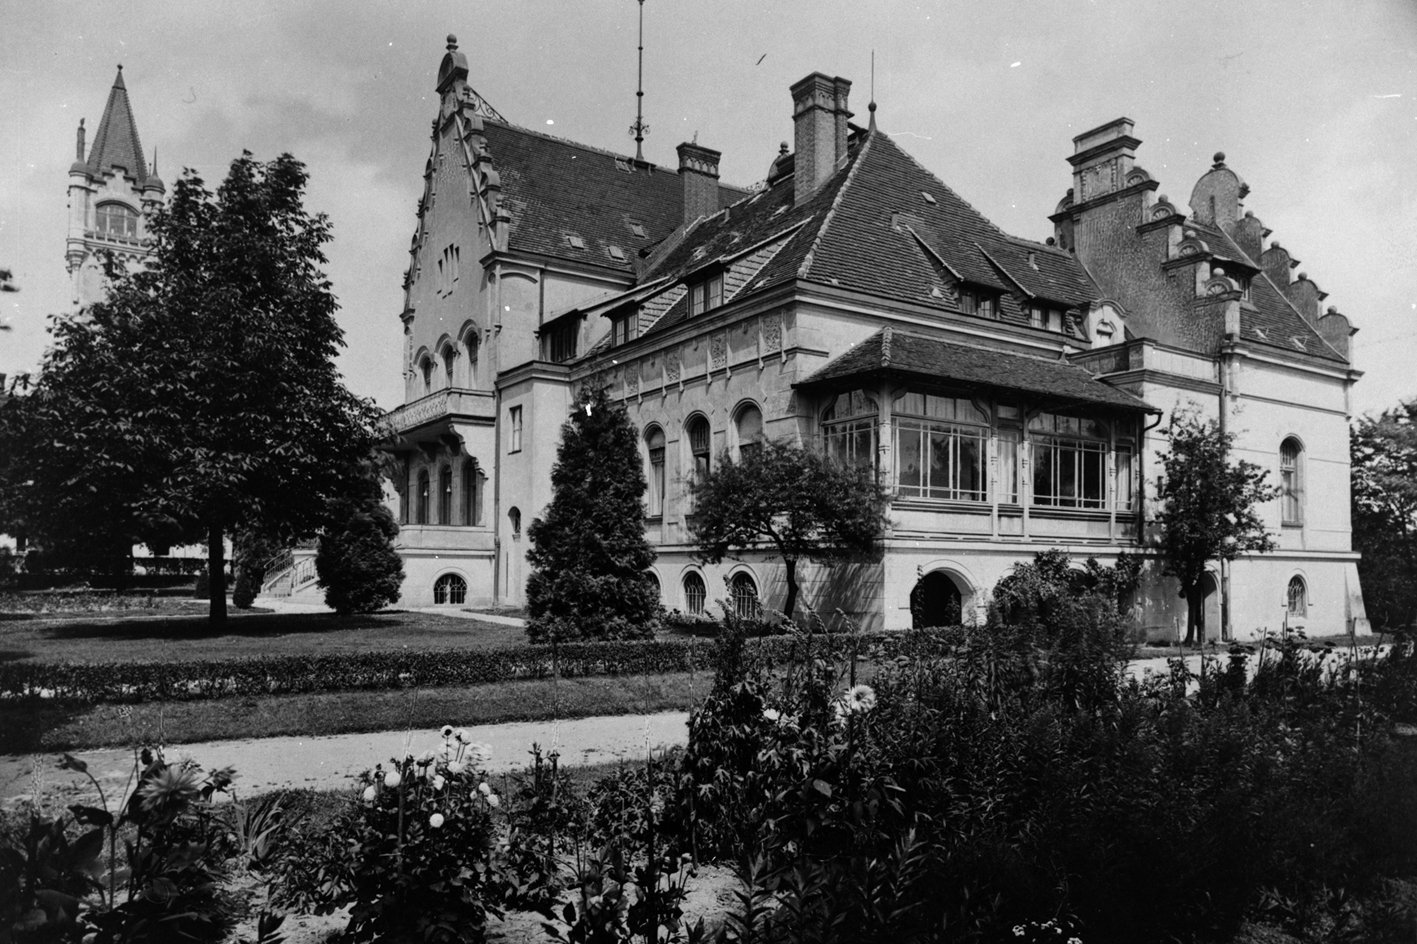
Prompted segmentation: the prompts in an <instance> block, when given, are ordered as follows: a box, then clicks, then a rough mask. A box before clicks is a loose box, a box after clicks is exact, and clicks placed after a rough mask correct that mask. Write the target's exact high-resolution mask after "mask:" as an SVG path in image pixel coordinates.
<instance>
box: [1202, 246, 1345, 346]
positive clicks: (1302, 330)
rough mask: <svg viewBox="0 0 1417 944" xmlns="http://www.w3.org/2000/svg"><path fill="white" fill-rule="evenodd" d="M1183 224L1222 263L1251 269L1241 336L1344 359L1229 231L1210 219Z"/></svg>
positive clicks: (1254, 340)
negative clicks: (1192, 230)
mask: <svg viewBox="0 0 1417 944" xmlns="http://www.w3.org/2000/svg"><path fill="white" fill-rule="evenodd" d="M1186 225H1187V227H1189V228H1191V229H1194V230H1195V231H1196V233H1197V234H1198V235H1199V236H1200V238H1201V239H1203V240H1204V241H1205V243H1206V245H1207V246H1209V247H1210V250H1211V252H1213V253H1215V255H1216V256H1217V258H1219V259H1220V261H1221V263H1222V267H1223V264H1224V263H1225V262H1227V261H1234V262H1239V263H1240V264H1241V265H1243V266H1246V267H1248V268H1250V269H1253V270H1254V274H1253V276H1252V277H1251V279H1250V301H1251V303H1252V304H1253V305H1254V308H1253V309H1251V308H1248V307H1246V306H1245V305H1243V304H1242V305H1241V306H1240V337H1241V338H1242V339H1244V340H1245V341H1250V342H1256V343H1259V344H1265V345H1268V346H1270V347H1276V348H1280V349H1282V350H1285V351H1291V352H1292V351H1296V350H1297V351H1301V352H1304V353H1308V354H1313V355H1314V356H1315V357H1322V358H1324V359H1326V360H1337V361H1344V358H1343V356H1342V355H1341V354H1339V353H1338V352H1337V351H1335V350H1334V349H1333V347H1332V346H1331V345H1330V344H1329V343H1328V342H1327V341H1326V340H1324V338H1323V336H1322V335H1321V334H1319V333H1318V331H1317V330H1315V328H1314V327H1313V326H1312V325H1310V324H1309V322H1307V321H1305V320H1304V316H1303V315H1301V314H1299V311H1298V309H1296V308H1295V307H1294V305H1293V304H1292V303H1291V302H1290V301H1289V299H1288V298H1287V297H1286V296H1285V294H1284V292H1283V291H1281V290H1280V288H1279V287H1278V286H1277V285H1275V284H1274V282H1272V281H1271V280H1270V278H1269V276H1268V275H1267V274H1266V273H1265V271H1264V269H1263V268H1261V267H1260V265H1259V263H1258V262H1256V261H1255V260H1253V259H1251V258H1250V257H1249V256H1248V255H1247V254H1246V253H1245V252H1244V250H1242V249H1241V248H1240V247H1239V246H1238V245H1237V244H1236V243H1235V241H1234V240H1233V239H1231V238H1230V234H1228V233H1226V232H1225V230H1224V229H1222V228H1221V227H1218V226H1214V225H1211V224H1209V223H1202V222H1198V221H1188V222H1187V223H1186ZM1296 338H1297V339H1299V341H1298V343H1297V344H1296V343H1295V340H1294V339H1296ZM1345 363H1346V361H1345Z"/></svg>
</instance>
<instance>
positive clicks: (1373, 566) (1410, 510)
mask: <svg viewBox="0 0 1417 944" xmlns="http://www.w3.org/2000/svg"><path fill="white" fill-rule="evenodd" d="M1349 450H1350V458H1351V462H1352V474H1353V499H1352V500H1353V549H1354V550H1355V551H1358V552H1360V553H1361V554H1362V555H1363V556H1362V558H1361V559H1360V560H1359V562H1358V576H1359V579H1360V580H1361V581H1362V583H1363V602H1364V603H1365V604H1366V606H1367V609H1368V616H1369V617H1370V618H1371V619H1372V620H1373V623H1374V624H1375V625H1377V626H1391V627H1401V626H1410V625H1412V623H1413V621H1414V620H1417V400H1409V401H1408V402H1406V403H1403V404H1401V405H1399V406H1398V407H1397V408H1395V409H1392V410H1387V411H1385V412H1384V413H1383V414H1382V415H1380V416H1378V417H1377V418H1376V419H1375V418H1373V417H1363V418H1362V419H1360V420H1359V421H1358V423H1357V425H1356V426H1355V427H1354V429H1353V435H1352V438H1351V439H1350V441H1349Z"/></svg>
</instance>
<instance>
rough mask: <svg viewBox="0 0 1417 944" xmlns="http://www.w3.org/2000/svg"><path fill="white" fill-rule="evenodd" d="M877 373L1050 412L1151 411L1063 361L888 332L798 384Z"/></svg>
mask: <svg viewBox="0 0 1417 944" xmlns="http://www.w3.org/2000/svg"><path fill="white" fill-rule="evenodd" d="M882 373H889V374H896V375H901V376H909V377H915V378H924V379H928V380H931V381H935V382H938V383H944V384H948V385H951V386H955V385H958V386H963V387H967V388H980V389H987V390H993V391H1018V392H1022V393H1026V394H1030V395H1032V396H1034V397H1041V398H1042V399H1043V400H1045V401H1051V402H1049V403H1048V405H1050V406H1052V407H1053V408H1054V409H1063V408H1067V407H1069V406H1091V407H1109V408H1112V409H1121V410H1136V411H1145V412H1155V409H1154V408H1153V407H1151V406H1150V405H1148V404H1147V403H1146V402H1145V401H1144V400H1141V399H1139V398H1137V397H1134V396H1132V395H1131V394H1130V393H1127V392H1126V391H1124V390H1119V389H1117V388H1116V387H1112V386H1110V385H1108V384H1105V383H1103V382H1102V381H1100V380H1097V379H1096V378H1094V377H1093V376H1092V374H1090V373H1089V372H1088V371H1086V370H1084V369H1083V368H1081V367H1078V366H1076V365H1074V364H1071V363H1068V362H1067V361H1054V360H1043V359H1042V358H1037V357H1029V356H1027V355H1024V354H1011V353H1008V352H1005V351H996V350H993V349H990V348H983V347H973V346H969V347H966V346H964V345H962V344H954V343H951V342H949V341H942V340H940V339H938V338H929V337H924V336H921V335H917V334H907V333H906V332H903V331H899V330H894V329H892V328H883V329H881V330H880V331H877V332H876V333H875V334H873V335H871V336H870V337H869V338H867V339H866V340H865V341H863V342H861V343H860V344H858V345H856V346H855V347H853V348H851V349H850V350H849V351H847V352H846V353H845V354H842V355H841V356H840V357H838V358H836V359H835V360H833V361H830V362H829V363H827V364H826V365H825V366H824V367H822V369H821V370H819V371H817V372H816V373H815V374H813V375H812V376H811V377H808V378H807V379H806V380H804V381H801V382H800V384H799V385H802V386H818V385H822V384H829V383H832V382H834V381H835V382H840V381H846V380H849V379H852V378H857V377H865V376H868V375H880V374H882Z"/></svg>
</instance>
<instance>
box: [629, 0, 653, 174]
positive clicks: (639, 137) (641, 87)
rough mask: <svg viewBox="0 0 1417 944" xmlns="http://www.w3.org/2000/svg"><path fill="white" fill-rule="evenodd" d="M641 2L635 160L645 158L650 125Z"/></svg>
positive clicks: (633, 127)
mask: <svg viewBox="0 0 1417 944" xmlns="http://www.w3.org/2000/svg"><path fill="white" fill-rule="evenodd" d="M639 3H640V45H639V52H640V63H639V73H638V77H637V79H636V88H635V123H634V124H632V125H630V134H632V135H634V136H635V160H637V161H644V159H645V149H644V142H645V135H647V134H649V125H647V124H645V114H644V104H645V0H639Z"/></svg>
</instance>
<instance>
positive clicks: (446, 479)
mask: <svg viewBox="0 0 1417 944" xmlns="http://www.w3.org/2000/svg"><path fill="white" fill-rule="evenodd" d="M438 523H439V524H452V523H453V467H452V466H449V465H445V466H443V471H442V472H439V473H438Z"/></svg>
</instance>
